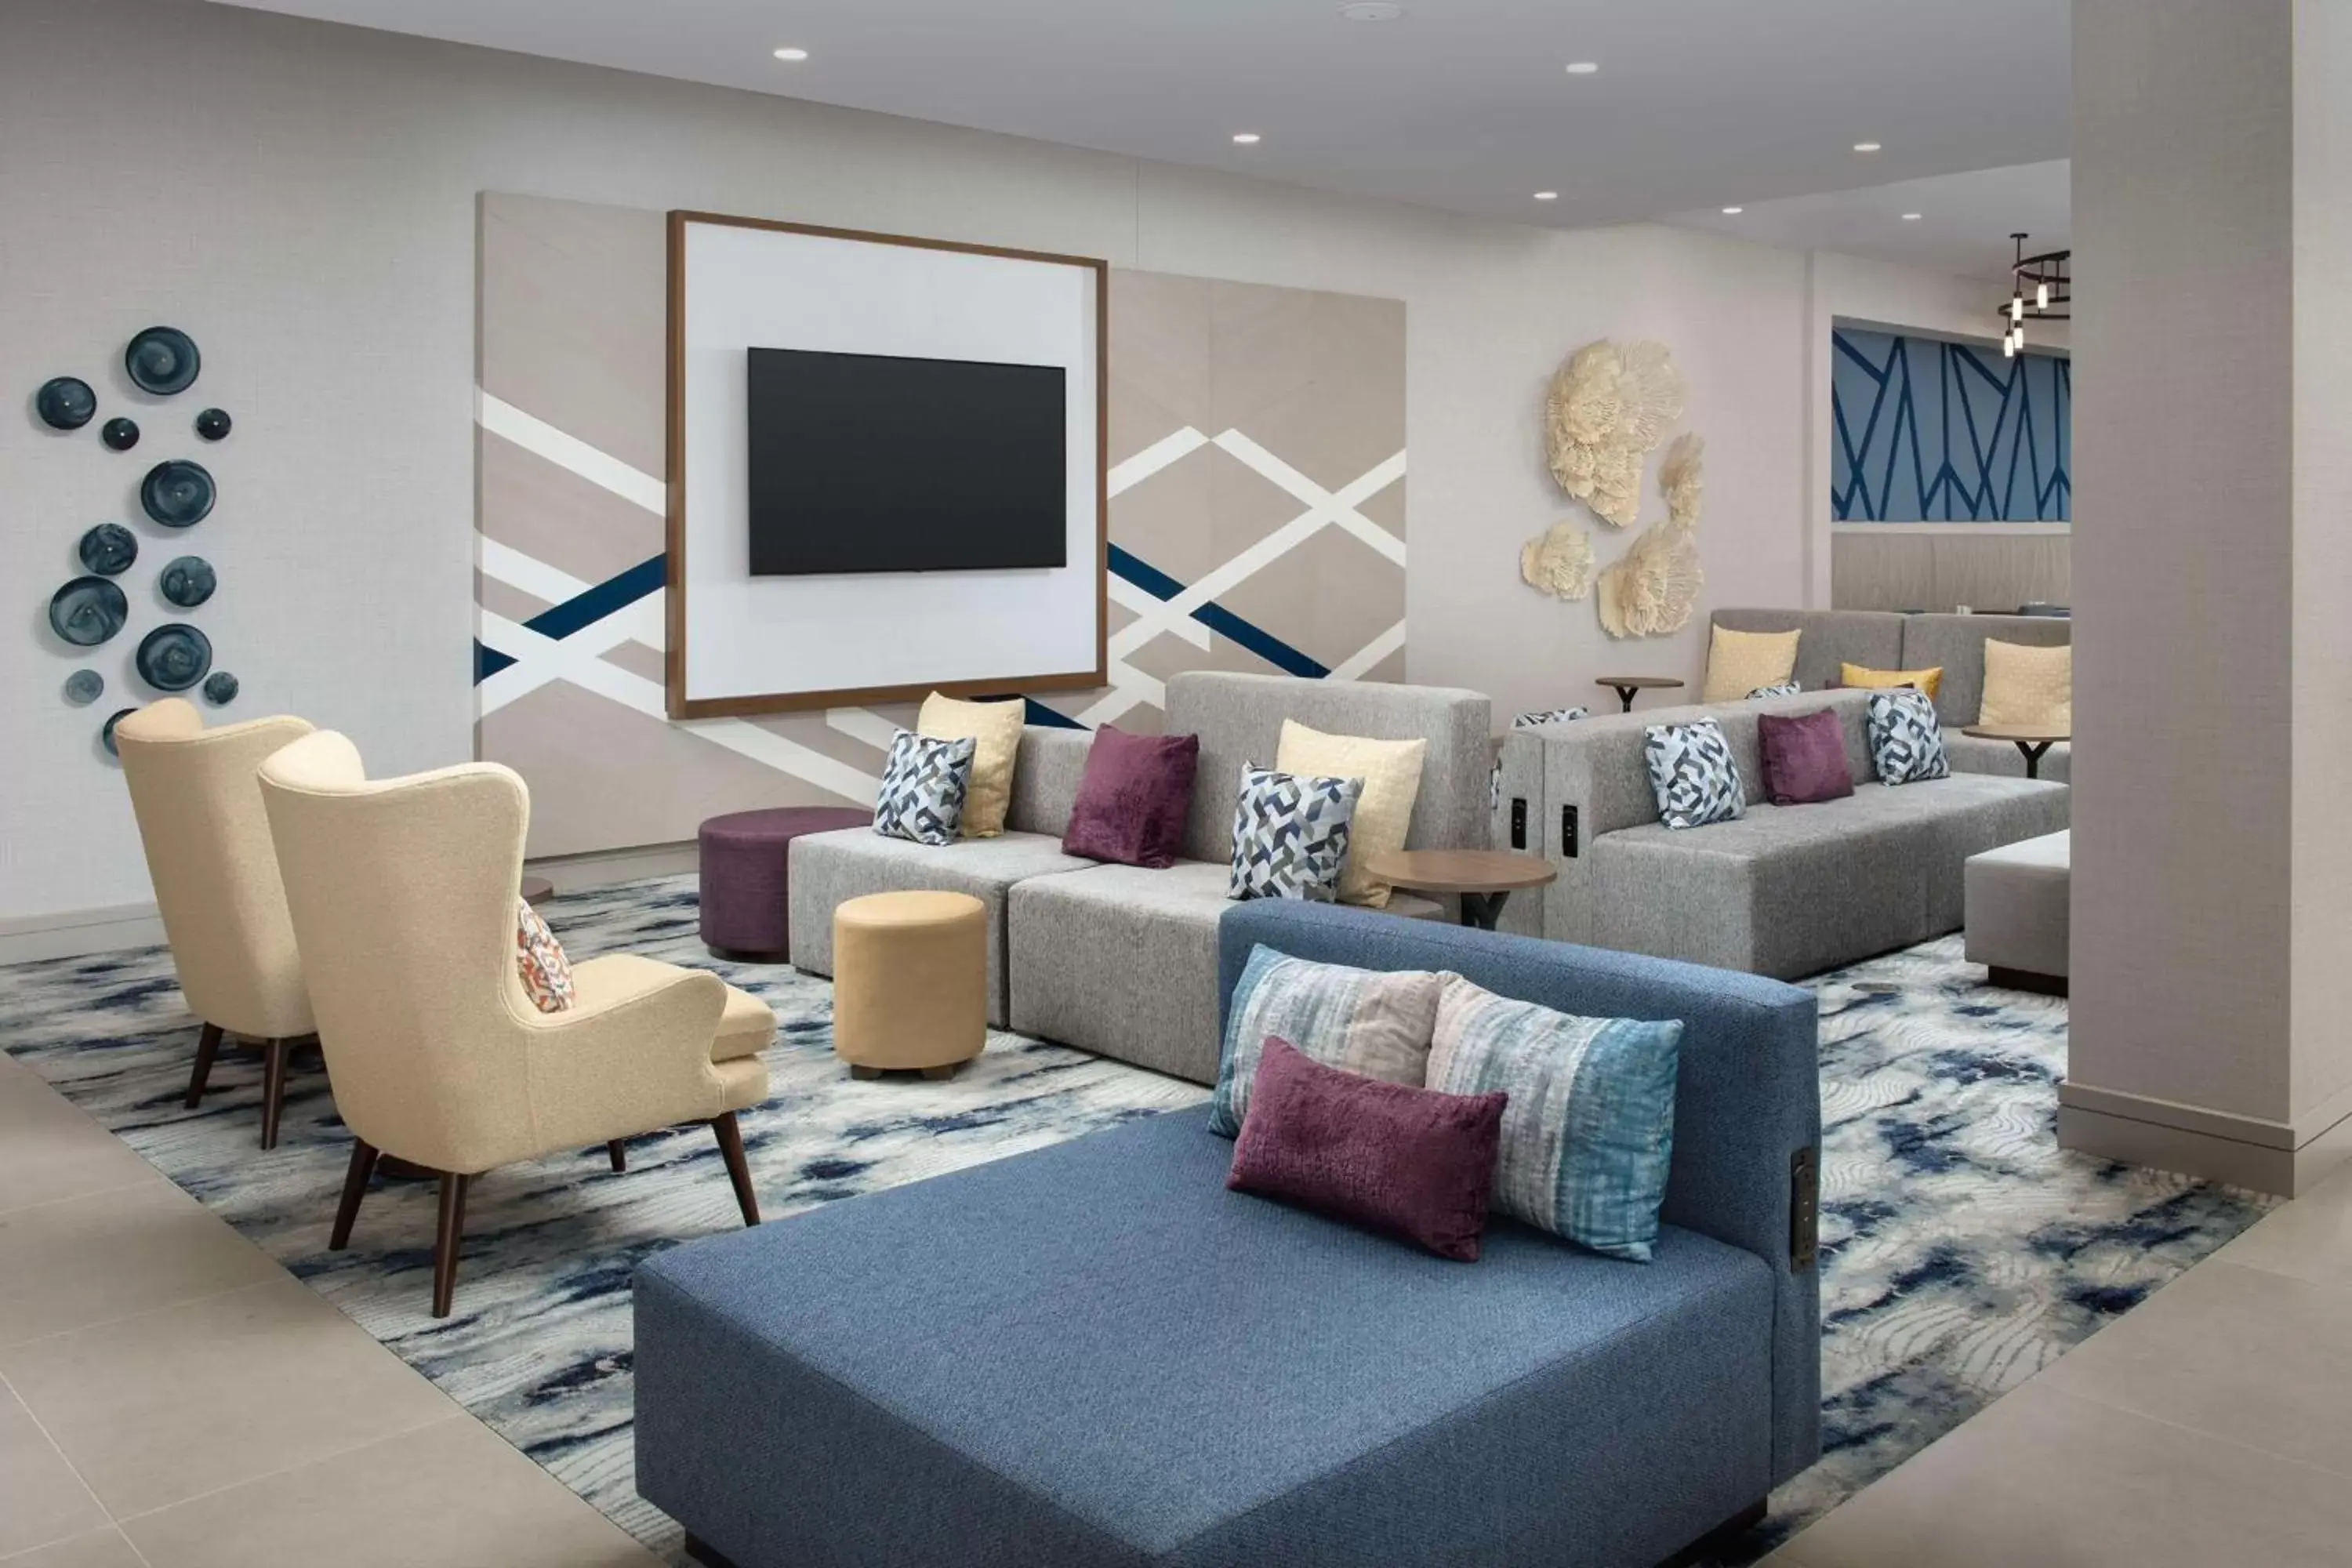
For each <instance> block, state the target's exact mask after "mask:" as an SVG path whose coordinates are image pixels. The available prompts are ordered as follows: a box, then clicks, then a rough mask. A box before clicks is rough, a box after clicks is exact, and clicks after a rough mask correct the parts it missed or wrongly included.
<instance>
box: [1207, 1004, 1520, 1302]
mask: <svg viewBox="0 0 2352 1568" xmlns="http://www.w3.org/2000/svg"><path fill="white" fill-rule="evenodd" d="M1508 1098H1509V1097H1508V1096H1507V1095H1502V1094H1442V1093H1440V1092H1438V1091H1437V1090H1436V1089H1415V1088H1413V1087H1412V1085H1410V1084H1402V1083H1386V1082H1383V1081H1381V1079H1371V1078H1364V1077H1361V1076H1360V1075H1359V1074H1356V1073H1351V1072H1347V1071H1344V1070H1342V1069H1341V1068H1333V1067H1325V1066H1324V1065H1323V1064H1322V1063H1321V1062H1318V1061H1317V1060H1316V1059H1315V1058H1312V1057H1310V1056H1308V1055H1307V1053H1306V1052H1304V1051H1302V1050H1299V1049H1298V1048H1297V1047H1295V1046H1293V1045H1292V1044H1291V1043H1290V1042H1289V1041H1287V1040H1286V1039H1284V1038H1283V1037H1281V1036H1279V1035H1268V1036H1267V1037H1265V1049H1264V1051H1263V1052H1262V1053H1260V1055H1259V1057H1258V1062H1257V1082H1256V1085H1255V1089H1253V1090H1252V1092H1251V1095H1250V1102H1249V1113H1248V1114H1247V1115H1246V1116H1244V1117H1243V1119H1242V1135H1241V1137H1240V1138H1238V1139H1236V1140H1235V1141H1234V1168H1233V1172H1232V1173H1231V1174H1230V1175H1228V1176H1226V1178H1225V1185H1226V1186H1228V1187H1231V1188H1233V1189H1234V1191H1235V1192H1242V1193H1255V1194H1257V1195H1258V1196H1260V1197H1266V1198H1280V1199H1281V1200H1283V1201H1284V1202H1286V1203H1293V1204H1297V1205H1298V1206H1300V1207H1301V1208H1308V1209H1313V1210H1315V1211H1316V1212H1317V1213H1318V1214H1325V1215H1330V1216H1331V1217H1332V1218H1333V1219H1343V1220H1347V1221H1349V1222H1350V1223H1352V1224H1355V1225H1360V1226H1365V1227H1366V1228H1368V1229H1370V1230H1378V1231H1385V1232H1387V1233H1388V1234H1389V1235H1391V1236H1399V1237H1403V1238H1404V1239H1405V1240H1407V1241H1413V1242H1418V1243H1420V1244H1421V1245H1422V1246H1423V1247H1427V1248H1429V1250H1430V1251H1432V1252H1434V1253H1436V1254H1437V1255H1438V1256H1439V1257H1440V1258H1459V1259H1461V1260H1462V1261H1463V1262H1465V1263H1472V1262H1475V1261H1476V1260H1477V1258H1478V1237H1479V1235H1480V1233H1482V1232H1483V1231H1485V1230H1486V1198H1487V1194H1488V1192H1489V1191H1490V1189H1491V1188H1492V1187H1493V1186H1494V1183H1495V1154H1496V1149H1497V1147H1498V1146H1499V1145H1500V1143H1501V1141H1502V1136H1503V1105H1504V1102H1505V1101H1506V1100H1507V1099H1508Z"/></svg>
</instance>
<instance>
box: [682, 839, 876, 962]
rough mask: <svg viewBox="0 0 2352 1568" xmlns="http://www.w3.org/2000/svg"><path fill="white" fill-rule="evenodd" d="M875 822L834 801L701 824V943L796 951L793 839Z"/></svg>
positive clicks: (746, 951) (768, 956)
mask: <svg viewBox="0 0 2352 1568" xmlns="http://www.w3.org/2000/svg"><path fill="white" fill-rule="evenodd" d="M873 824H874V814H873V813H872V812H870V811H858V810H856V809H854V808H851V807H848V806H835V805H788V806H777V807H773V808H772V809H770V810H767V811H738V812H734V813H731V814H730V815H729V816H714V817H712V818H711V819H710V820H709V821H708V822H706V823H704V824H703V825H702V831H701V832H700V834H699V835H698V836H697V837H698V847H699V849H700V851H701V853H700V855H699V857H698V859H699V862H700V865H701V901H702V940H703V942H705V943H706V944H707V945H709V946H710V947H712V948H715V949H716V950H718V952H719V953H720V955H721V956H723V957H728V958H734V957H738V956H740V957H744V958H750V959H754V960H765V961H769V962H773V963H782V962H783V961H784V959H785V958H786V956H787V955H789V954H790V952H791V951H792V932H791V930H790V928H789V925H788V923H787V922H788V921H789V920H790V918H791V903H790V900H789V898H788V897H787V895H788V893H789V892H790V882H789V879H790V877H791V875H792V852H793V839H795V838H798V837H802V836H803V835H804V834H810V833H831V832H833V831H835V829H836V828H843V827H870V826H873Z"/></svg>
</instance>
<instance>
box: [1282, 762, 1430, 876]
mask: <svg viewBox="0 0 2352 1568" xmlns="http://www.w3.org/2000/svg"><path fill="white" fill-rule="evenodd" d="M1428 750H1429V742H1427V741H1372V740H1367V739H1365V738H1364V737H1363V736H1361V735H1326V734H1324V733H1323V732H1322V731H1319V730H1310V729H1308V728H1307V726H1306V725H1304V724H1301V723H1299V722H1297V721H1296V720H1291V719H1285V720H1284V721H1282V742H1281V744H1279V745H1278V746H1276V748H1275V753H1274V766H1275V771H1276V772H1277V773H1306V774H1308V775H1310V776H1312V777H1316V778H1334V779H1361V780H1363V781H1364V793H1363V796H1362V798H1360V800H1358V801H1357V802H1356V815H1355V816H1354V817H1353V818H1352V819H1351V820H1350V821H1349V824H1348V858H1347V860H1346V861H1345V862H1344V863H1343V864H1342V865H1341V866H1340V868H1339V901H1340V902H1341V903H1343V904H1368V905H1370V907H1371V908H1373V909H1376V910H1384V909H1386V908H1388V905H1389V891H1390V889H1389V885H1388V884H1387V883H1386V882H1383V881H1380V880H1378V879H1375V878H1374V877H1373V876H1372V874H1371V873H1370V871H1367V870H1366V869H1365V867H1366V866H1367V865H1368V864H1370V861H1371V858H1372V857H1374V856H1376V855H1383V854H1386V853H1388V852H1389V851H1391V850H1392V849H1402V848H1403V847H1404V833H1405V828H1406V827H1407V826H1409V825H1410V824H1411V823H1412V803H1413V801H1414V799H1415V798H1416V797H1417V796H1419V795H1420V794H1421V759H1422V755H1423V753H1424V752H1427V751H1428Z"/></svg>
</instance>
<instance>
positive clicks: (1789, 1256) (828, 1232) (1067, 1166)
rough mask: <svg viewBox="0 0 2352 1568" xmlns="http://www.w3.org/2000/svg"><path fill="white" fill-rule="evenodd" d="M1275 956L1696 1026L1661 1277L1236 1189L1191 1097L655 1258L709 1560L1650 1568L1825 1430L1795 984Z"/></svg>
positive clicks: (669, 1400) (656, 1288)
mask: <svg viewBox="0 0 2352 1568" xmlns="http://www.w3.org/2000/svg"><path fill="white" fill-rule="evenodd" d="M1259 942H1264V943H1266V944H1267V945H1269V946H1272V947H1275V948H1278V949H1280V950H1282V951H1283V952H1290V953H1295V954H1297V955H1300V956H1302V957H1307V958H1313V959H1320V960H1327V961H1332V962H1338V963H1352V964H1358V965H1361V966H1365V967H1369V968H1375V969H1408V968H1410V969H1451V970H1454V971H1457V972H1459V973H1463V974H1465V975H1467V976H1469V977H1470V978H1471V979H1472V980H1474V981H1475V982H1477V983H1478V984H1482V985H1484V986H1486V987H1487V988H1489V989H1490V990H1494V991H1496V992H1499V993H1502V994H1507V995H1510V996H1517V997H1521V998H1525V999H1527V1000H1529V1001H1534V1002H1538V1003H1542V1004H1544V1005H1549V1006H1552V1007H1558V1008H1561V1009H1565V1010H1570V1011H1574V1012H1579V1013H1584V1014H1600V1015H1606V1016H1638V1017H1678V1018H1681V1019H1684V1020H1685V1023H1686V1025H1687V1027H1686V1029H1685V1033H1684V1036H1683V1047H1682V1050H1683V1054H1682V1076H1681V1079H1680V1084H1679V1089H1678V1103H1677V1107H1676V1113H1675V1148H1674V1169H1673V1176H1672V1179H1671V1183H1670V1185H1669V1189H1668V1192H1667V1195H1666V1205H1665V1214H1664V1218H1665V1221H1666V1225H1665V1228H1664V1234H1663V1236H1662V1237H1661V1238H1660V1241H1659V1245H1658V1248H1657V1257H1656V1259H1655V1261H1654V1262H1652V1263H1649V1264H1646V1265H1644V1264H1635V1263H1625V1262H1618V1261H1612V1260H1611V1259H1608V1258H1601V1257H1598V1256H1596V1255H1594V1254H1592V1253H1589V1252H1585V1251H1581V1250H1580V1249H1578V1248H1576V1247H1571V1246H1570V1245H1568V1244H1567V1243H1564V1242H1561V1241H1559V1240H1557V1239H1556V1238H1553V1237H1549V1236H1545V1235H1542V1234H1539V1233H1538V1232H1535V1231H1533V1230H1530V1229H1528V1228H1526V1227H1524V1226H1519V1225H1517V1224H1516V1223H1514V1222H1512V1221H1509V1220H1506V1219H1501V1218H1497V1219H1496V1220H1495V1221H1494V1222H1493V1224H1492V1226H1491V1228H1490V1229H1489V1231H1488V1233H1487V1240H1486V1250H1485V1256H1484V1257H1483V1258H1481V1259H1480V1260H1479V1261H1477V1262H1476V1263H1472V1264H1462V1263H1451V1262H1446V1261H1444V1260H1441V1259H1439V1258H1433V1257H1430V1256H1428V1255H1426V1254H1424V1253H1422V1252H1420V1251H1418V1250H1416V1249H1414V1248H1412V1247H1407V1246H1404V1245H1402V1244H1401V1243H1398V1242H1395V1241H1391V1240H1388V1239H1386V1238H1383V1237H1378V1236H1373V1235H1370V1234H1367V1233H1364V1232H1361V1231H1359V1230H1356V1229H1352V1228H1350V1227H1349V1226H1344V1225H1340V1224H1338V1223H1335V1222H1333V1221H1330V1220H1327V1219H1323V1218H1320V1217H1318V1216H1317V1215H1311V1214H1307V1213H1303V1212H1300V1211H1297V1210H1295V1209H1291V1208H1287V1207H1285V1206H1282V1205H1277V1204H1274V1203H1270V1202H1266V1201H1265V1200H1262V1199H1259V1198H1255V1197H1249V1196H1245V1195H1243V1194H1235V1193H1231V1192H1228V1191H1227V1190H1226V1189H1225V1186H1224V1174H1225V1168H1226V1166H1227V1164H1228V1163H1230V1161H1231V1159H1232V1154H1233V1145H1232V1144H1231V1143H1230V1142H1227V1141H1226V1140H1224V1139H1222V1138H1218V1137H1216V1136H1214V1135H1213V1134H1211V1133H1210V1132H1208V1131H1206V1130H1205V1129H1204V1127H1203V1125H1202V1121H1203V1116H1204V1114H1205V1112H1204V1111H1202V1110H1191V1111H1179V1112H1173V1113H1171V1114H1167V1115H1160V1116H1153V1117H1149V1118H1146V1119H1144V1120H1140V1121H1133V1122H1129V1123H1127V1124H1125V1125H1122V1126H1119V1127H1117V1128H1113V1129H1111V1130H1108V1131H1102V1132H1097V1133H1095V1134H1093V1135H1091V1136H1088V1137H1085V1138H1080V1139H1076V1140H1074V1141H1072V1142H1067V1143H1064V1144H1060V1145H1057V1146H1055V1147H1053V1148H1049V1149H1043V1150H1038V1151H1035V1152H1031V1153H1026V1154H1021V1155H1016V1156H1013V1157H1012V1158H1008V1159H1005V1160H1002V1161H999V1162H996V1163H992V1164H988V1165H982V1166H980V1167H977V1168H974V1169H971V1170H967V1171H963V1172H960V1173H955V1174H951V1175H946V1176H940V1177H937V1178H935V1179H933V1180H930V1181H926V1182H919V1183H916V1184H910V1185H908V1186H903V1187H898V1188H895V1189H892V1190H889V1191H887V1192H880V1193H875V1194H868V1195H865V1196H861V1197H856V1198H851V1199H847V1200H845V1201H843V1202H840V1203H836V1204H833V1205H827V1206H825V1207H824V1208H820V1209H816V1210H814V1211H812V1212H809V1213H806V1214H803V1215H797V1216H795V1217H793V1218H792V1219H789V1220H785V1221H782V1222H781V1223H778V1224H772V1225H769V1226H763V1227H761V1229H758V1230H754V1231H747V1232H743V1233H740V1234H738V1235H730V1236H725V1237H714V1238H711V1239H709V1240H706V1241H699V1242H696V1243H693V1244H691V1245H689V1246H686V1247H678V1248H677V1249H675V1250H673V1251H670V1252H667V1253H666V1254H664V1255H662V1256H661V1257H659V1258H656V1259H655V1260H653V1261H652V1262H650V1263H648V1264H647V1265H646V1267H645V1268H642V1269H640V1270H639V1271H638V1275H637V1286H636V1392H637V1421H636V1434H637V1485H638V1488H639V1489H640V1490H641V1491H642V1492H643V1493H644V1494H645V1496H646V1498H647V1499H649V1500H651V1501H653V1502H654V1503H655V1504H656V1505H658V1506H659V1507H661V1508H663V1509H665V1510H668V1511H669V1512H670V1513H671V1514H672V1515H674V1516H675V1517H677V1519H678V1520H679V1521H682V1522H683V1523H684V1524H685V1526H686V1528H687V1530H688V1531H689V1532H690V1534H691V1536H692V1538H693V1550H694V1551H695V1552H697V1554H698V1555H699V1556H701V1557H702V1558H703V1559H704V1560H705V1561H709V1562H726V1561H730V1560H731V1561H732V1562H733V1563H738V1564H740V1565H741V1568H788V1565H789V1568H814V1565H816V1564H835V1563H858V1564H901V1563H905V1564H916V1563H922V1564H1003V1565H1006V1568H1013V1565H1018V1568H1061V1565H1068V1568H1126V1565H1143V1564H1152V1565H1177V1564H1181V1565H1184V1568H1209V1565H1213V1564H1214V1565H1235V1568H1238V1565H1243V1564H1261V1563H1263V1564H1272V1565H1278V1568H1318V1565H1332V1568H1337V1565H1340V1564H1358V1563H1368V1564H1369V1563H1378V1564H1383V1565H1389V1564H1406V1563H1432V1564H1435V1563H1444V1564H1462V1563H1496V1564H1506V1563H1542V1564H1546V1565H1548V1568H1601V1565H1622V1568H1648V1565H1649V1564H1653V1563H1657V1562H1659V1561H1660V1560H1662V1559H1664V1558H1666V1557H1668V1556H1670V1555H1672V1554H1674V1553H1676V1552H1679V1551H1681V1550H1683V1549H1684V1548H1685V1547H1686V1546H1688V1545H1689V1544H1690V1543H1691V1542H1694V1541H1695V1540H1697V1539H1699V1538H1701V1537H1704V1536H1706V1535H1708V1534H1710V1533H1711V1532H1713V1531H1717V1529H1718V1528H1720V1527H1723V1526H1725V1525H1726V1524H1727V1522H1728V1523H1732V1524H1738V1523H1742V1522H1746V1521H1748V1520H1750V1519H1751V1518H1752V1517H1753V1516H1754V1515H1755V1513H1756V1512H1757V1511H1758V1510H1759V1507H1760V1504H1761V1502H1762V1500H1763V1499H1764V1496H1765V1494H1766V1493H1767V1492H1768V1491H1769V1489H1771V1488H1772V1487H1773V1486H1774V1485H1776V1484H1777V1483H1779V1482H1780V1481H1783V1480H1786V1479H1788V1478H1790V1476H1793V1475H1794V1474H1796V1473H1797V1472H1798V1471H1799V1470H1801V1469H1802V1468H1805V1467H1806V1466H1807V1465H1809V1464H1811V1462H1812V1461H1813V1459H1814V1458H1816V1457H1817V1455H1818V1453H1819V1447H1820V1425H1819V1423H1820V1391H1819V1379H1820V1362H1819V1344H1820V1299H1819V1294H1818V1290H1817V1286H1816V1279H1815V1277H1814V1275H1813V1273H1812V1268H1811V1235H1812V1226H1811V1212H1812V1211H1811V1204H1812V1195H1813V1194H1812V1152H1813V1150H1814V1148H1815V1145H1816V1143H1817V1142H1818V1137H1819V1129H1820V1100H1819V1092H1818V1089H1817V1079H1816V1077H1815V1071H1816V1069H1815V1062H1814V1052H1815V1040H1816V1020H1815V1011H1814V1005H1813V1001H1812V998H1811V996H1810V995H1809V994H1807V993H1805V992H1802V991H1799V990H1796V989H1794V988H1792V987H1790V986H1787V985H1782V984H1777V983H1775V982H1772V981H1769V980H1761V979H1757V978H1754V977H1751V976H1748V975H1741V974H1732V973H1723V972H1719V971H1713V970H1704V969H1697V968H1694V967H1692V966H1689V965H1686V964H1679V963H1668V962H1664V961H1661V960H1655V959H1646V958H1640V957H1634V956H1631V955H1628V954H1623V953H1616V952H1599V951H1594V950H1590V949H1583V948H1575V947H1569V946H1565V945H1562V944H1559V943H1554V942H1537V941H1532V940H1529V939H1525V938H1519V937H1512V936H1497V935H1495V934H1493V933H1489V932H1482V931H1465V930H1462V929H1459V928H1454V927H1446V926H1438V925H1434V924H1432V923H1429V922H1424V921H1402V920H1396V919H1391V918H1389V917H1386V916H1383V915H1380V914H1375V913H1371V912H1369V911H1365V910H1341V909H1333V908H1328V907H1324V906H1310V905H1303V904H1289V903H1283V904H1276V903H1258V904H1247V905H1238V906H1236V907H1234V909H1233V910H1230V911H1229V912H1228V913H1227V914H1226V915H1225V916H1224V918H1223V927H1222V931H1221V933H1220V945H1221V949H1222V967H1223V989H1224V993H1225V994H1226V995H1227V996H1228V997H1230V994H1231V992H1232V987H1233V985H1234V981H1235V980H1236V978H1237V977H1238V975H1239V973H1240V971H1241V967H1242V964H1243V963H1244V961H1245V960H1246V959H1247V957H1248V955H1249V952H1250V951H1251V949H1252V947H1253V946H1254V945H1255V944H1256V943H1259Z"/></svg>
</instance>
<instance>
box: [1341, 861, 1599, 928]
mask: <svg viewBox="0 0 2352 1568" xmlns="http://www.w3.org/2000/svg"><path fill="white" fill-rule="evenodd" d="M1364 868H1365V869H1366V870H1367V871H1370V873H1371V874H1372V875H1373V876H1374V877H1377V878H1378V879H1381V881H1383V882H1390V883H1393V884H1394V885H1395V886H1397V887H1400V888H1406V889H1411V890H1412V891H1413V892H1416V893H1455V894H1459V895H1460V896H1461V899H1462V923H1463V924H1464V925H1466V926H1475V927H1477V928H1478V929H1479V930H1480V931H1493V930H1494V929H1495V922H1496V921H1498V920H1500V919H1502V916H1503V904H1504V902H1505V900H1508V899H1509V898H1510V896H1511V895H1512V894H1513V893H1514V892H1516V891H1517V890H1518V889H1521V888H1540V887H1542V886H1543V885H1544V884H1545V883H1547V882H1551V881H1556V880H1558V879H1559V868H1558V867H1556V866H1554V865H1553V864H1552V863H1551V862H1550V861H1549V860H1547V859H1545V858H1543V857H1542V856H1540V855H1518V854H1514V853H1513V852H1511V851H1510V850H1507V849H1399V850H1396V851H1394V852H1393V853H1391V854H1387V855H1375V856H1373V857H1372V858H1371V859H1370V861H1369V862H1367V863H1366V865H1365V867H1364Z"/></svg>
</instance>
